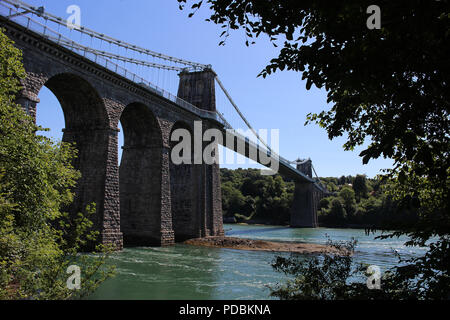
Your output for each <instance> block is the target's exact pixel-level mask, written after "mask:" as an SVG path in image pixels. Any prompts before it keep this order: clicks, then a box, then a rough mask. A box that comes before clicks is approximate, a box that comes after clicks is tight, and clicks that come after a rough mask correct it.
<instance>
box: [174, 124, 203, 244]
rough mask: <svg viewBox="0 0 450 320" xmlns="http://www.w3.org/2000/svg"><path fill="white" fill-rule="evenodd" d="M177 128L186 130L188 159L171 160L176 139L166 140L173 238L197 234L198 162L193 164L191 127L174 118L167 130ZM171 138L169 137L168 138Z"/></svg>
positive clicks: (183, 237) (198, 210)
mask: <svg viewBox="0 0 450 320" xmlns="http://www.w3.org/2000/svg"><path fill="white" fill-rule="evenodd" d="M177 129H185V130H187V131H188V132H189V134H190V137H191V140H190V143H191V154H190V163H187V164H186V163H183V164H175V163H174V161H173V159H172V150H173V148H174V146H175V145H176V144H177V143H179V142H174V141H170V151H171V152H170V153H171V154H170V165H169V167H170V195H171V208H172V227H173V231H174V235H175V241H176V242H180V241H184V240H187V239H190V238H197V237H201V213H200V212H201V211H200V209H201V197H200V186H201V165H195V164H194V135H193V130H192V128H191V127H190V126H189V125H188V124H187V123H186V122H184V121H178V122H176V123H175V124H174V125H173V127H172V131H171V134H170V137H172V133H173V132H174V131H175V130H177ZM171 140H172V139H171Z"/></svg>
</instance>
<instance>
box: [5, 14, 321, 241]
mask: <svg viewBox="0 0 450 320" xmlns="http://www.w3.org/2000/svg"><path fill="white" fill-rule="evenodd" d="M0 25H1V27H2V28H4V29H5V33H6V34H7V36H8V37H9V38H10V39H12V40H13V41H14V42H15V45H16V46H17V47H18V48H19V49H21V50H22V52H23V64H24V67H25V70H26V74H27V77H26V79H25V80H24V82H23V91H22V93H21V95H20V97H18V102H19V103H20V104H21V105H22V106H23V108H24V109H25V110H26V111H27V112H28V113H29V114H30V115H31V116H33V117H34V118H35V117H36V108H37V105H38V103H39V99H38V94H39V91H40V90H41V88H42V87H44V86H45V87H47V88H48V89H50V90H51V91H52V92H53V94H54V95H55V96H56V97H57V99H58V100H59V102H60V105H61V107H62V109H63V112H64V117H65V127H66V128H65V129H64V130H63V132H64V133H63V141H66V142H74V143H75V144H76V147H77V149H78V158H77V159H76V160H75V164H74V165H75V167H76V168H77V169H79V170H80V171H81V173H82V177H81V178H80V180H79V181H78V183H77V186H76V188H75V190H74V191H75V194H76V197H75V200H74V202H73V204H72V206H71V207H70V208H69V211H70V212H80V211H83V210H84V208H85V207H86V205H88V204H90V203H92V202H95V203H96V205H97V212H96V215H95V218H94V225H95V228H96V229H97V230H98V231H100V234H101V239H100V241H101V242H102V243H112V244H114V245H116V246H117V248H119V249H120V248H122V247H123V245H124V244H125V245H168V244H172V243H174V242H175V241H182V240H185V239H188V238H195V237H205V236H217V235H223V224H222V204H221V189H220V175H219V166H218V165H217V164H213V165H207V164H193V165H178V166H176V165H173V164H172V162H171V161H170V150H171V143H170V135H171V132H172V131H173V130H174V129H176V128H185V129H187V130H189V131H191V132H192V131H193V128H194V122H195V121H199V120H201V121H202V126H203V128H202V129H203V130H207V129H209V128H221V129H223V128H224V127H223V123H221V122H220V119H218V117H217V114H216V112H215V109H216V107H215V91H214V90H215V88H214V77H215V74H214V72H213V71H212V70H204V71H201V72H193V73H189V72H182V73H181V74H180V85H179V91H178V97H179V98H180V99H183V100H185V101H187V102H190V103H191V104H193V105H195V106H196V107H197V108H189V107H186V106H184V105H182V104H179V103H177V102H176V101H172V100H169V99H166V98H164V97H163V96H161V95H159V94H158V93H157V92H154V91H153V90H150V89H149V88H146V87H145V86H142V85H139V84H137V83H135V82H133V81H130V80H128V79H127V78H125V77H122V76H120V75H119V74H117V73H114V72H112V71H110V70H109V69H106V68H104V67H102V66H100V65H98V64H96V63H94V62H93V61H91V60H89V59H87V58H85V57H83V56H81V55H78V54H76V53H74V52H73V51H71V50H68V49H66V48H64V47H62V46H59V45H57V44H56V43H54V42H52V41H49V40H48V39H46V38H44V37H42V36H41V35H39V34H37V33H34V32H33V31H30V30H28V29H26V28H24V27H22V26H20V25H18V24H16V23H14V22H11V21H9V20H7V19H5V18H4V17H0ZM119 121H120V122H121V124H122V128H123V133H124V147H123V154H122V161H121V165H120V168H119V164H118V132H119V129H118V125H119ZM293 170H294V169H289V168H287V167H285V166H281V167H280V172H281V173H282V174H286V175H288V176H289V175H291V176H293V177H294V178H295V179H296V193H295V199H294V204H293V214H292V225H293V226H305V227H315V226H317V215H316V207H317V202H318V199H319V198H320V197H321V196H322V195H323V190H321V189H320V188H318V187H317V185H316V184H315V183H314V181H313V180H312V179H308V177H309V178H311V174H309V173H308V172H307V171H308V170H310V169H308V168H306V169H305V170H303V171H304V173H305V175H304V176H303V178H300V179H299V178H298V175H294V174H293ZM294 171H295V170H294ZM303 171H302V172H303Z"/></svg>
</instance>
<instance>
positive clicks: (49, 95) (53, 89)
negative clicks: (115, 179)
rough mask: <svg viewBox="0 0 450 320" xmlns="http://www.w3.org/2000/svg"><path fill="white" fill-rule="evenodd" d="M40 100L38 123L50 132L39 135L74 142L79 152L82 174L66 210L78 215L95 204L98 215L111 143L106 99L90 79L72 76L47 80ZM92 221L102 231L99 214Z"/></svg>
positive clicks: (75, 160) (40, 92)
mask: <svg viewBox="0 0 450 320" xmlns="http://www.w3.org/2000/svg"><path fill="white" fill-rule="evenodd" d="M38 97H39V98H43V100H42V101H40V103H39V104H38V105H37V106H36V110H34V112H35V114H36V122H37V124H38V125H41V126H43V127H47V128H50V130H51V131H50V132H40V133H39V134H42V135H45V136H49V137H51V138H54V139H55V140H62V141H64V142H69V143H74V144H75V147H76V149H77V150H78V154H77V157H76V158H75V159H74V160H73V165H74V167H75V168H76V169H77V170H79V171H80V172H81V177H80V179H79V180H78V181H77V184H76V186H75V188H74V190H73V191H74V193H75V197H74V201H73V203H72V204H71V205H70V206H69V207H68V208H66V209H67V210H68V211H69V213H72V214H76V213H78V212H85V209H86V206H87V205H89V204H91V203H96V205H97V212H99V207H100V206H101V205H103V198H104V197H103V196H104V194H103V193H104V181H105V170H101V167H102V166H103V167H104V166H105V163H106V162H107V157H108V143H109V134H108V133H107V132H106V131H105V130H104V129H105V128H107V127H108V123H109V120H108V116H107V112H106V108H105V105H104V103H103V100H102V99H101V98H100V96H99V94H98V92H97V91H96V89H95V88H94V87H93V86H92V85H91V84H90V83H89V82H88V81H87V80H85V79H83V78H82V77H80V76H77V75H74V74H70V73H61V74H57V75H54V76H52V77H50V78H49V79H47V80H46V82H45V83H44V84H43V87H42V88H40V89H39V95H38ZM58 104H59V106H60V108H58ZM47 108H49V109H47ZM45 109H47V110H45ZM91 219H92V220H93V222H94V227H95V228H97V229H99V228H100V226H101V223H102V217H100V215H99V214H96V215H95V216H94V217H92V218H91Z"/></svg>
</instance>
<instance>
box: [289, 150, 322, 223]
mask: <svg viewBox="0 0 450 320" xmlns="http://www.w3.org/2000/svg"><path fill="white" fill-rule="evenodd" d="M297 170H299V171H301V172H302V173H304V174H305V175H307V176H308V177H310V178H312V161H311V159H308V160H306V161H303V162H300V163H298V164H297ZM321 197H322V192H321V191H320V190H318V189H317V188H316V186H315V184H314V183H313V182H298V181H296V182H295V191H294V199H293V201H292V207H291V227H296V228H317V227H318V226H319V224H318V221H317V207H318V203H319V200H320V199H321Z"/></svg>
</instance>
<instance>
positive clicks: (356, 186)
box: [352, 174, 368, 202]
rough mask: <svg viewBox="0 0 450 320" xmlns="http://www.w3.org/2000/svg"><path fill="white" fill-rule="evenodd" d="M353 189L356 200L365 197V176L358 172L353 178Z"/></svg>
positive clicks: (366, 190) (366, 189)
mask: <svg viewBox="0 0 450 320" xmlns="http://www.w3.org/2000/svg"><path fill="white" fill-rule="evenodd" d="M352 187H353V190H354V191H355V197H356V200H357V202H359V201H360V200H361V198H366V197H367V192H368V188H367V184H366V176H364V175H360V174H358V175H357V176H356V177H355V179H354V180H353V186H352Z"/></svg>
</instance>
